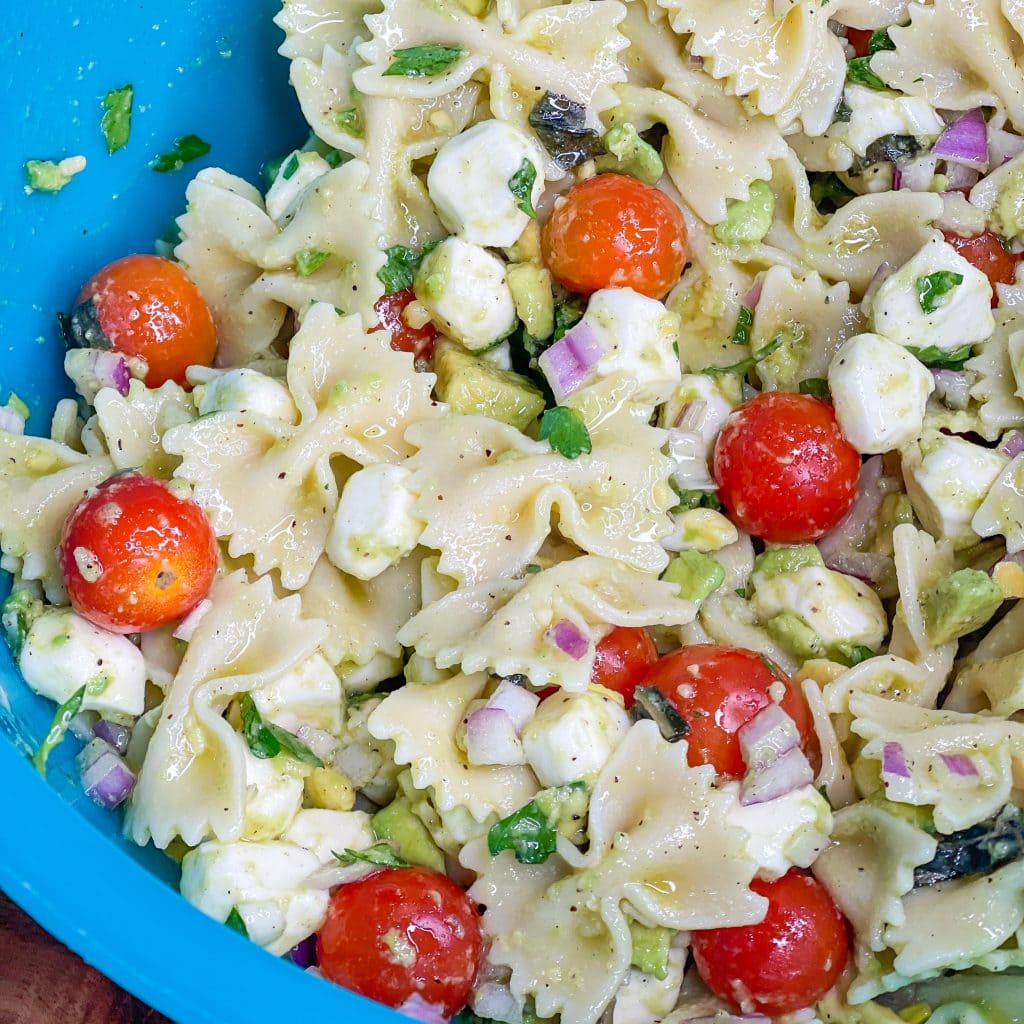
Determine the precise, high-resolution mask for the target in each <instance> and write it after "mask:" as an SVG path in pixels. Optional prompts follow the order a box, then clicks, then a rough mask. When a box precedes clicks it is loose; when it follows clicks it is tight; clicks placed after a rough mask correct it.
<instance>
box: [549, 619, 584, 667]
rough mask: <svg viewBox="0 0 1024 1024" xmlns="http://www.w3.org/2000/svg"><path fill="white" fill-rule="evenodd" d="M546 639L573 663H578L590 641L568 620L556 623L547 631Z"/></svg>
mask: <svg viewBox="0 0 1024 1024" xmlns="http://www.w3.org/2000/svg"><path fill="white" fill-rule="evenodd" d="M546 638H547V640H548V641H549V642H551V643H553V644H554V645H555V646H556V647H557V648H558V649H559V650H560V651H561V652H562V653H563V654H568V655H569V657H570V658H572V659H574V660H575V661H579V660H580V659H581V658H582V657H584V656H585V655H586V653H587V651H588V650H589V649H590V641H589V640H588V639H587V638H586V637H585V636H584V635H583V634H582V633H581V632H580V630H579V629H578V628H577V627H576V626H575V625H574V624H573V623H571V622H570V621H569V620H568V619H562V620H560V621H559V622H556V623H555V624H554V625H553V626H552V627H551V628H550V629H549V630H548V631H547V634H546Z"/></svg>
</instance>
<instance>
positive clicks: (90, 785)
mask: <svg viewBox="0 0 1024 1024" xmlns="http://www.w3.org/2000/svg"><path fill="white" fill-rule="evenodd" d="M93 742H101V741H96V740H94V741H93ZM90 746H92V744H90ZM86 749H88V748H86ZM83 753H84V751H83ZM80 770H81V779H82V789H84V790H85V795H86V796H87V797H89V799H90V800H92V801H93V802H94V803H97V804H99V805H100V807H105V808H106V809H107V810H108V811H109V810H113V809H114V808H115V807H117V806H119V805H120V804H122V803H124V801H125V800H127V799H128V797H129V796H130V795H131V792H132V790H133V789H134V788H135V775H134V773H133V772H132V770H131V769H130V768H129V767H128V765H126V764H125V763H124V761H123V760H122V759H121V757H120V755H119V754H118V753H117V752H116V751H115V750H113V749H111V748H110V747H107V749H105V750H104V751H103V752H102V753H101V754H100V755H99V756H98V757H97V758H96V759H95V760H93V761H92V763H91V764H88V765H87V766H86V767H85V768H84V769H81V768H80Z"/></svg>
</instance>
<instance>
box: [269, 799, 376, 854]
mask: <svg viewBox="0 0 1024 1024" xmlns="http://www.w3.org/2000/svg"><path fill="white" fill-rule="evenodd" d="M283 838H284V839H285V840H287V841H288V842H289V843H294V844H295V845H296V846H301V847H302V848H303V849H304V850H309V851H310V852H311V853H314V854H316V856H317V857H318V858H319V859H320V863H321V864H333V863H334V854H335V853H344V852H345V850H365V849H367V847H370V846H373V844H374V842H376V840H375V838H374V835H373V829H372V828H371V827H370V816H369V815H368V814H367V813H366V812H365V811H324V810H305V811H299V813H298V814H297V815H296V816H295V820H294V821H293V822H292V823H291V825H290V826H289V828H288V831H287V832H285V834H284V836H283Z"/></svg>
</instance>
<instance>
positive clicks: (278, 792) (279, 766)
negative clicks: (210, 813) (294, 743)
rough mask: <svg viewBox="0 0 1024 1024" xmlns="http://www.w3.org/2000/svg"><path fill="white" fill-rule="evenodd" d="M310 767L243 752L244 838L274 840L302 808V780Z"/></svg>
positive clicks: (278, 758) (284, 759)
mask: <svg viewBox="0 0 1024 1024" xmlns="http://www.w3.org/2000/svg"><path fill="white" fill-rule="evenodd" d="M308 774H309V769H308V768H307V767H306V766H305V765H303V764H301V763H300V762H298V761H296V760H295V759H294V758H290V757H288V755H287V754H282V755H279V756H278V757H273V758H264V757H257V756H256V755H255V754H253V753H252V752H251V751H250V750H248V749H247V750H246V751H245V787H246V789H245V821H244V824H243V826H242V838H243V839H251V840H257V839H276V838H277V837H278V836H279V835H281V833H282V832H284V830H285V829H286V828H288V826H289V825H290V824H291V822H292V819H293V818H294V817H295V815H296V814H298V812H299V809H300V808H301V807H302V784H303V779H304V777H305V776H306V775H308Z"/></svg>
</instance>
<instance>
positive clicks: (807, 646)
mask: <svg viewBox="0 0 1024 1024" xmlns="http://www.w3.org/2000/svg"><path fill="white" fill-rule="evenodd" d="M764 628H765V629H766V630H767V631H768V635H769V636H770V637H771V638H772V639H773V640H774V641H775V642H776V643H777V644H779V646H781V647H784V648H785V649H786V650H787V651H789V653H790V654H792V655H793V657H794V658H799V659H800V660H801V661H809V660H810V659H811V658H820V657H822V656H823V655H824V654H825V645H824V644H823V643H822V642H821V637H820V636H818V634H817V633H815V632H814V630H813V629H811V627H810V626H808V625H807V623H806V622H804V620H803V619H801V618H800V616H799V615H794V614H793V613H792V612H780V613H779V614H778V615H775V616H773V617H772V618H770V619H769V620H768V621H767V622H766V623H765V624H764Z"/></svg>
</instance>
